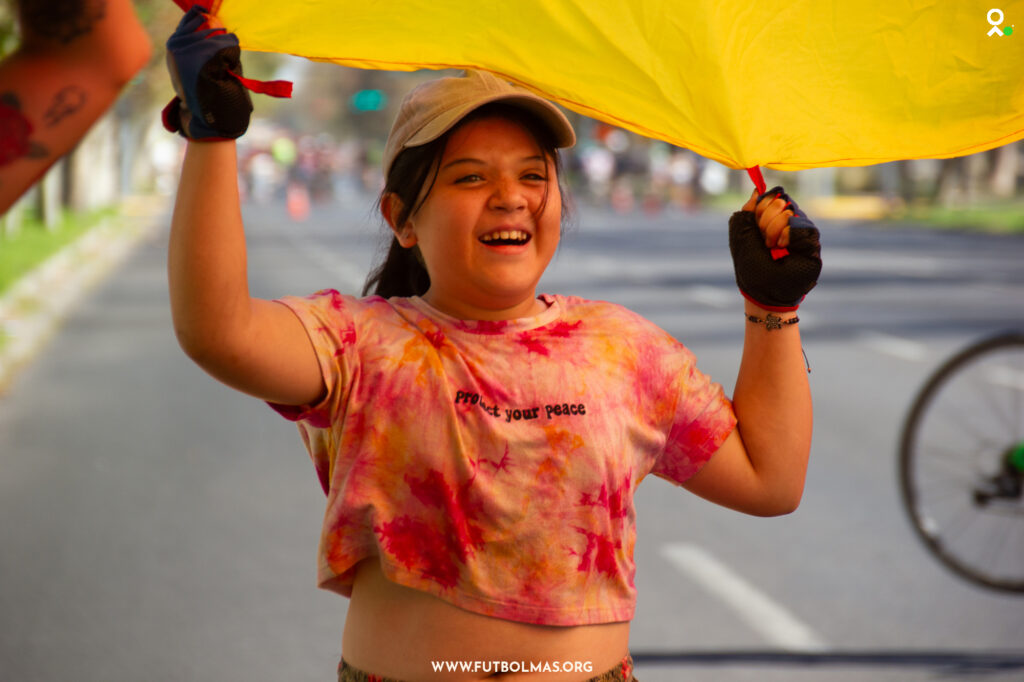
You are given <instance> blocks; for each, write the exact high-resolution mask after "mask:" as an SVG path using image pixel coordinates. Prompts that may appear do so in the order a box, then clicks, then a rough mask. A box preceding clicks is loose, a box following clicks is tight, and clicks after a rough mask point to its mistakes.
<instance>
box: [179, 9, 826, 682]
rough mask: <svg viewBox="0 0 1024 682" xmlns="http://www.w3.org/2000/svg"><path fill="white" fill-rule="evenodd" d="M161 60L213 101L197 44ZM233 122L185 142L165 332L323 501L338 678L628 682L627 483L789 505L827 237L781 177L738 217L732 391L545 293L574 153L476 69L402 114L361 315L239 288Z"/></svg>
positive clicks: (242, 283)
mask: <svg viewBox="0 0 1024 682" xmlns="http://www.w3.org/2000/svg"><path fill="white" fill-rule="evenodd" d="M196 27H197V24H196V23H194V22H193V23H191V24H190V23H189V18H188V17H186V19H185V20H184V21H183V22H182V25H181V26H180V27H179V32H178V33H176V34H175V36H174V37H172V40H171V43H174V44H175V45H181V44H183V43H185V42H187V41H185V40H183V39H182V38H183V37H184V38H187V37H188V35H189V32H190V31H193V30H195V28H196ZM204 35H205V34H204ZM206 39H207V40H216V39H218V36H207V38H206ZM171 43H169V44H171ZM172 58H173V60H174V61H175V62H176V63H177V64H179V66H180V71H181V77H182V83H183V84H184V86H183V87H181V88H179V92H180V93H184V95H185V99H186V100H189V99H191V100H192V101H194V102H196V103H197V105H198V106H203V105H201V104H199V102H200V101H201V100H200V99H198V98H194V97H192V93H190V92H189V88H188V86H187V83H188V82H189V80H188V79H189V78H190V76H189V74H190V73H192V72H193V71H194V70H195V69H196V67H197V65H196V63H193V64H192V65H191V66H188V67H187V68H185V67H183V66H181V65H188V64H189V63H190V62H191V61H192V59H193V57H192V55H190V53H189V51H188V50H187V49H185V48H182V49H181V52H180V53H177V54H172ZM232 69H234V67H233V66H232ZM209 73H210V72H209V70H208V71H207V75H209ZM222 76H223V80H222V85H223V88H221V89H220V91H222V92H226V93H228V100H230V101H238V100H239V99H240V98H238V97H236V96H235V95H232V94H230V93H231V91H232V90H233V89H234V88H235V87H236V85H235V82H234V81H233V80H232V76H230V74H228V73H226V71H225V72H223V74H222ZM207 104H209V102H207ZM201 113H202V112H192V113H190V114H189V116H191V119H192V120H193V121H194V120H197V118H200V114H201ZM229 118H231V117H229ZM239 118H241V117H239ZM240 131H244V125H241V124H240V125H238V126H236V127H234V128H233V129H231V130H218V129H216V128H214V129H209V128H203V127H202V126H200V127H197V128H193V129H187V128H183V132H184V133H185V134H186V135H187V136H189V137H190V139H191V141H190V142H189V144H188V150H187V153H186V157H185V163H184V168H183V172H182V178H181V184H180V187H179V191H178V198H177V205H176V207H175V212H174V218H173V221H172V233H171V243H170V259H169V268H170V286H171V305H172V312H173V318H174V325H175V329H176V331H177V334H178V338H179V340H180V342H181V344H182V346H183V348H184V349H185V351H186V353H188V354H189V355H190V356H191V357H192V358H193V359H194V360H195V361H196V362H198V363H199V364H200V365H201V366H202V367H203V368H204V369H206V370H207V371H208V372H209V373H210V374H212V375H213V376H214V377H216V378H218V379H220V380H221V381H223V382H225V383H226V384H228V385H229V386H233V387H234V388H236V389H238V390H240V391H243V392H246V393H248V394H251V395H253V396H256V397H259V398H262V399H263V400H266V401H268V402H269V403H270V404H271V406H272V407H273V408H274V409H276V410H277V411H278V412H279V413H280V414H282V415H284V416H285V417H286V418H288V419H291V420H293V421H295V422H296V423H297V424H298V427H299V429H300V432H301V434H302V437H303V441H304V443H305V445H306V447H307V448H308V450H309V453H310V455H311V457H312V459H313V463H314V466H315V469H316V472H317V474H318V476H319V479H320V483H321V485H322V486H323V489H324V491H325V493H326V495H327V512H326V516H325V519H324V524H323V529H322V535H321V546H320V556H319V576H318V577H319V584H320V586H321V587H323V588H325V589H328V590H332V591H335V592H337V593H339V594H341V595H344V596H346V597H349V598H350V602H349V605H348V611H347V617H346V623H345V628H344V634H343V637H342V651H343V659H342V661H341V664H340V665H339V672H338V675H339V680H342V681H347V680H383V681H393V680H420V679H446V680H470V679H483V678H485V677H486V678H494V679H499V678H500V679H505V680H524V679H529V680H531V681H538V682H539V681H542V680H577V681H579V680H592V681H593V680H600V681H612V680H632V679H634V678H633V675H632V661H631V658H630V656H629V652H628V641H629V625H630V621H631V619H632V617H633V613H634V608H635V604H636V590H635V587H634V584H633V576H634V572H635V567H634V563H633V548H634V544H635V540H636V537H635V535H636V533H635V518H634V507H633V495H634V491H635V489H636V486H637V485H638V484H639V482H640V481H641V480H642V479H643V478H644V477H645V476H647V475H648V474H655V475H658V476H661V477H663V478H665V479H667V480H669V481H672V482H674V483H676V484H678V485H681V486H683V487H685V488H687V489H688V490H689V491H691V492H693V493H695V494H697V495H700V496H703V497H705V498H707V499H709V500H711V501H713V502H716V503H718V504H722V505H726V506H728V507H732V508H735V509H739V510H742V511H745V512H748V513H752V514H760V515H772V514H782V513H787V512H789V511H791V510H793V509H794V508H795V507H796V505H797V504H798V502H799V499H800V497H801V494H802V490H803V483H804V476H805V472H806V466H807V457H808V452H809V448H810V437H811V398H810V393H809V389H808V383H807V378H806V370H805V366H804V360H803V355H802V352H801V346H800V335H799V331H798V326H797V322H798V319H797V316H796V314H795V311H796V309H797V307H798V306H799V304H800V302H801V301H802V299H803V297H804V294H806V293H807V291H808V290H810V288H811V287H813V286H814V283H815V280H816V279H817V275H818V271H819V269H820V258H819V255H818V242H817V230H816V229H815V228H814V226H813V225H812V224H811V223H810V221H809V220H807V218H806V216H804V215H803V214H802V212H800V211H799V209H798V208H797V207H796V205H795V204H793V203H792V202H791V201H789V199H788V197H787V196H786V195H785V194H784V193H783V192H782V190H781V188H775V189H774V190H772V191H770V192H767V193H765V195H764V196H763V197H760V198H759V197H757V196H756V194H755V195H753V196H751V198H750V200H749V201H747V202H746V204H744V206H743V207H742V209H741V210H740V211H738V212H737V213H735V214H734V215H733V217H732V219H731V221H730V242H731V247H732V250H733V257H734V264H735V274H736V278H737V283H738V284H739V287H740V289H741V291H742V293H743V294H744V296H745V297H746V299H747V303H746V307H745V310H744V324H745V325H746V336H745V342H744V350H743V356H742V359H741V361H740V370H739V378H738V381H737V384H736V389H735V393H734V396H733V399H732V400H731V401H730V400H729V399H728V398H726V396H725V394H724V391H723V390H722V388H721V386H719V385H718V384H715V383H713V382H712V381H711V380H710V379H709V378H708V377H707V376H705V375H704V374H702V373H701V372H700V371H699V370H698V369H697V367H696V362H695V358H694V356H693V354H692V353H691V352H690V351H689V350H687V349H686V348H685V347H684V346H683V345H682V344H680V343H679V342H678V341H676V340H675V339H673V338H672V337H671V336H670V335H669V334H667V333H666V332H664V331H663V330H661V329H659V328H657V327H656V326H655V325H653V324H652V323H650V322H648V321H646V320H644V319H643V318H641V317H640V316H638V315H636V314H635V313H632V312H630V311H628V310H626V309H625V308H622V307H620V306H617V305H613V304H610V303H605V302H600V301H588V300H584V299H581V298H576V297H572V296H556V295H548V294H541V295H540V296H538V295H537V293H536V287H537V284H538V281H539V280H540V278H541V275H542V274H543V273H544V271H545V269H546V267H547V265H548V263H549V262H550V260H551V258H552V256H553V255H554V252H555V250H556V248H557V246H558V243H559V238H560V233H561V221H562V214H563V205H564V204H563V193H562V189H561V187H560V184H559V179H560V175H559V173H560V165H559V151H558V150H559V149H561V148H565V147H569V146H571V145H572V144H573V143H574V141H575V134H574V132H573V129H572V127H571V126H570V124H569V122H568V120H567V119H566V118H565V116H564V115H563V114H562V113H561V112H560V111H559V110H558V109H557V108H556V107H555V106H554V105H552V104H550V103H549V102H547V101H546V100H543V99H541V98H539V97H537V96H535V95H533V94H531V93H529V92H528V91H526V90H525V89H522V88H519V87H516V86H513V85H511V84H509V83H506V82H505V81H503V80H501V79H500V78H497V77H496V76H494V75H491V74H488V73H483V72H472V71H471V72H469V73H467V74H466V75H464V76H460V77H449V78H441V79H438V80H433V81H430V82H428V83H426V84H423V85H421V86H420V87H418V88H416V89H415V90H413V91H412V92H411V93H410V94H409V95H408V96H407V97H406V98H405V100H404V101H403V103H402V105H401V108H400V110H399V113H398V117H397V119H396V120H395V123H394V126H393V127H392V130H391V134H390V136H389V138H388V142H387V145H386V147H385V150H384V156H383V171H384V176H385V178H386V184H385V187H384V189H383V192H382V193H381V195H380V198H379V207H380V211H381V214H382V216H383V218H384V220H385V221H386V222H387V224H388V227H389V228H390V232H391V246H390V250H389V251H388V254H387V256H386V258H385V260H384V262H383V263H381V264H380V265H379V266H378V267H377V268H376V269H375V270H374V272H373V273H371V276H370V278H369V279H368V282H367V285H366V288H365V289H364V292H363V297H362V298H357V297H355V296H351V295H344V294H341V293H339V292H338V291H335V290H331V289H326V290H323V291H319V292H317V293H314V294H312V295H309V296H302V297H285V298H282V299H279V300H277V301H266V300H260V299H256V298H253V297H251V296H250V294H249V291H248V288H247V283H246V259H245V237H244V231H243V225H242V221H241V217H240V212H239V207H238V195H237V183H236V180H235V178H236V170H235V168H236V153H235V145H234V143H233V142H231V141H213V140H212V139H211V138H225V137H232V136H237V135H239V134H241V132H240ZM204 139H205V140H210V141H203V140H204ZM773 250H774V254H773V253H772V251H773ZM786 251H788V254H787V253H784V252H786ZM773 255H774V257H773ZM371 292H372V295H367V294H369V293H371ZM739 300H740V298H739V296H737V301H739ZM737 308H739V305H737ZM738 312H739V310H737V321H738V320H739V315H738ZM439 661H463V662H469V663H475V664H476V665H469V666H467V667H468V670H462V671H461V672H460V671H458V670H445V671H444V672H441V673H438V672H437V670H436V668H433V667H432V665H431V662H435V663H436V662H439ZM481 663H485V664H486V666H487V667H486V668H484V667H483V666H482V665H480V664H481ZM513 663H514V664H515V665H516V666H517V667H513V666H512V665H511V664H513ZM566 663H568V664H569V665H566ZM502 665H504V667H502ZM532 666H537V668H538V669H539V672H530V670H531V667H532ZM524 667H525V668H526V670H525V671H524V670H523V668H524Z"/></svg>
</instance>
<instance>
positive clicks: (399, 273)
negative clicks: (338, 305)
mask: <svg viewBox="0 0 1024 682" xmlns="http://www.w3.org/2000/svg"><path fill="white" fill-rule="evenodd" d="M429 288H430V275H428V274H427V269H426V268H425V267H423V263H421V262H420V259H419V253H418V252H417V251H416V249H415V247H414V248H412V249H407V248H405V247H403V246H402V245H401V244H399V243H398V238H397V237H395V236H393V235H392V237H391V245H390V246H388V255H387V256H386V257H385V258H384V262H383V263H381V264H380V265H378V266H377V267H376V268H374V269H373V271H372V272H371V273H370V276H369V277H367V278H366V284H364V285H363V296H367V295H369V294H370V293H373V294H374V295H376V296H383V297H384V298H391V297H392V296H422V295H423V294H425V293H427V289H429Z"/></svg>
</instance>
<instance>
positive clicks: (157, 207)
mask: <svg viewBox="0 0 1024 682" xmlns="http://www.w3.org/2000/svg"><path fill="white" fill-rule="evenodd" d="M169 201H170V199H169V198H168V197H157V196H136V197H129V198H127V199H125V200H124V202H123V203H122V205H121V210H120V212H119V213H118V215H117V216H116V217H113V218H109V219H106V220H104V221H103V222H102V223H100V224H99V225H97V226H96V227H94V228H93V229H91V230H90V231H89V232H87V233H86V234H84V235H82V236H81V237H80V238H79V239H77V240H76V241H74V242H72V243H71V244H69V245H67V246H66V247H64V249H62V250H61V251H58V252H57V253H56V254H54V255H53V256H51V257H50V258H49V259H48V260H46V261H45V262H44V263H42V264H41V265H40V266H39V267H37V268H36V269H35V270H33V271H32V272H30V273H29V274H28V275H26V276H25V277H23V278H22V279H21V280H19V281H18V282H17V283H16V284H15V285H14V286H12V287H11V288H10V289H9V290H7V291H6V292H5V293H4V294H3V295H2V296H0V397H2V396H3V394H4V393H5V392H6V389H7V387H8V386H9V385H10V383H11V380H12V379H13V378H14V375H15V373H16V372H17V370H18V369H19V368H20V367H22V366H24V365H25V364H26V363H27V362H29V361H30V360H31V359H32V358H33V357H34V355H35V353H36V352H37V351H38V350H40V349H41V348H42V347H43V346H44V345H45V343H46V341H47V340H48V339H49V337H50V336H51V335H52V334H53V333H54V332H55V331H56V330H57V329H58V328H59V326H60V322H61V320H62V319H63V318H64V316H65V315H66V314H67V313H68V311H70V310H71V309H72V307H73V306H74V304H75V303H76V302H77V301H78V300H79V299H80V298H81V297H82V296H83V295H84V294H86V293H88V292H89V291H90V290H91V289H92V288H93V287H94V286H96V285H97V284H99V283H100V282H101V281H102V280H103V278H104V276H105V275H106V274H108V273H109V272H111V271H112V270H113V269H114V268H115V267H117V265H118V264H119V263H121V261H122V260H124V258H125V257H127V256H128V254H129V253H131V251H132V249H133V248H134V247H135V245H136V244H138V243H139V241H140V240H141V239H142V238H144V237H145V236H146V235H148V234H150V233H151V232H152V231H153V230H155V229H156V228H157V226H158V225H159V223H160V221H159V218H160V216H162V215H164V214H165V212H166V210H167V206H168V203H169Z"/></svg>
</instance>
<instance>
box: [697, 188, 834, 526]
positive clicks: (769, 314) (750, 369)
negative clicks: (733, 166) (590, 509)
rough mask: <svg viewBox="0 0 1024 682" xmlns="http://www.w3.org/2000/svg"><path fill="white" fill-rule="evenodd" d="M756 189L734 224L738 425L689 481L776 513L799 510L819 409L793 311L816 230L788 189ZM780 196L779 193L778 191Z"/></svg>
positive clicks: (809, 274) (813, 255) (813, 270)
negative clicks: (740, 316)
mask: <svg viewBox="0 0 1024 682" xmlns="http://www.w3.org/2000/svg"><path fill="white" fill-rule="evenodd" d="M781 190H782V188H775V189H772V190H770V191H769V192H767V193H766V196H765V197H764V198H762V199H761V201H759V202H758V201H756V192H755V195H754V196H752V197H751V198H750V200H749V201H748V202H747V203H746V205H744V207H743V210H742V211H739V212H737V213H735V214H734V215H733V217H732V219H731V220H730V222H729V233H730V234H729V242H730V247H731V250H732V253H733V261H734V265H735V267H736V281H737V284H739V286H740V290H741V291H742V292H743V294H744V296H745V298H746V299H747V301H746V303H745V309H744V315H745V316H746V318H747V321H746V332H745V336H744V340H743V358H742V360H741V362H740V371H739V375H738V377H737V380H736V389H735V391H734V393H733V407H734V408H735V410H736V417H737V428H736V430H735V431H734V432H733V433H732V434H731V435H730V436H729V438H728V439H726V441H725V443H723V444H722V446H721V447H720V448H719V450H718V452H716V453H715V455H714V456H713V457H712V458H711V460H710V461H709V462H708V463H707V465H706V466H705V467H704V468H703V469H702V470H701V471H700V472H698V473H697V474H696V475H695V476H694V477H693V478H691V479H690V480H689V481H687V482H686V483H685V484H684V486H685V487H686V488H687V489H688V490H690V491H691V492H694V493H696V494H698V495H700V496H702V497H705V498H707V499H709V500H711V501H713V502H717V503H719V504H722V505H725V506H727V507H731V508H733V509H738V510H740V511H744V512H747V513H750V514H758V515H762V516H772V515H777V514H785V513H788V512H791V511H793V510H794V509H796V507H797V505H798V504H799V503H800V498H801V496H802V494H803V488H804V478H805V476H806V473H807V461H808V456H809V454H810V449H811V431H812V422H813V417H812V409H811V391H810V387H809V385H808V381H807V368H806V366H805V364H804V363H805V358H804V355H803V350H802V348H801V345H800V331H799V328H798V322H799V320H798V318H797V315H796V309H797V307H798V306H799V304H800V302H801V301H802V300H803V297H804V295H805V294H806V293H807V292H808V291H809V290H810V289H811V288H812V287H813V286H814V285H815V284H816V283H817V279H818V275H819V273H820V271H821V255H820V244H819V240H818V230H817V228H816V227H814V225H813V223H811V221H810V220H808V219H807V216H805V215H804V214H803V212H802V211H800V209H799V208H798V207H797V206H796V204H795V203H793V202H792V201H791V200H790V199H789V197H788V196H786V195H785V194H784V193H783V192H782V191H781ZM772 195H774V196H772Z"/></svg>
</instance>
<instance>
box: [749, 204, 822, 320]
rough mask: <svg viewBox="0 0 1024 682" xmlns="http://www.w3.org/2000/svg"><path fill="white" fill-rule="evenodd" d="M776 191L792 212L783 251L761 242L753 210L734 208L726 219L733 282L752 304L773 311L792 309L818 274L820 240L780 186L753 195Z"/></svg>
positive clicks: (796, 305)
mask: <svg viewBox="0 0 1024 682" xmlns="http://www.w3.org/2000/svg"><path fill="white" fill-rule="evenodd" d="M769 194H778V195H779V196H780V197H782V198H783V199H784V200H785V201H786V202H787V203H788V204H789V205H788V206H787V208H789V209H791V210H792V211H793V213H794V214H795V215H794V216H793V217H792V218H790V219H789V247H788V249H787V250H788V253H787V254H786V255H781V256H780V255H779V254H778V253H773V251H772V250H771V249H769V248H768V246H767V245H766V244H765V241H764V236H762V234H761V231H760V229H758V227H757V217H756V216H755V215H754V212H753V211H737V212H736V213H733V214H732V217H731V218H730V219H729V250H730V251H731V252H732V262H733V268H734V269H735V271H736V284H737V285H738V286H739V288H740V292H741V293H742V294H743V295H744V296H745V297H746V298H747V300H749V301H751V302H752V303H754V304H755V305H757V306H759V307H761V308H764V309H765V310H771V311H774V312H787V311H791V310H796V309H797V308H798V307H799V305H800V303H801V302H802V301H803V300H804V296H806V295H807V292H808V291H810V290H811V289H813V288H814V285H815V284H817V283H818V275H819V274H821V242H820V239H819V233H818V228H816V227H815V226H814V223H812V222H811V221H810V220H809V219H808V218H807V216H806V215H805V214H804V212H803V211H801V210H800V208H799V207H798V206H797V205H796V203H795V202H794V201H793V200H792V199H790V198H789V196H788V195H787V194H786V193H785V192H784V191H783V190H782V188H781V187H773V188H772V189H770V190H768V191H767V192H765V193H764V194H762V195H761V196H759V197H758V198H757V201H761V199H762V198H763V197H765V196H767V195H769Z"/></svg>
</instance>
